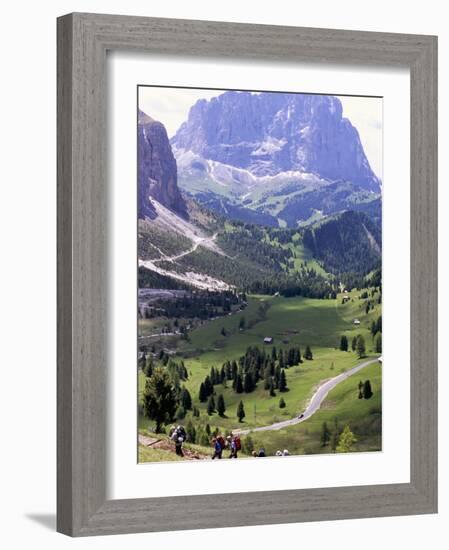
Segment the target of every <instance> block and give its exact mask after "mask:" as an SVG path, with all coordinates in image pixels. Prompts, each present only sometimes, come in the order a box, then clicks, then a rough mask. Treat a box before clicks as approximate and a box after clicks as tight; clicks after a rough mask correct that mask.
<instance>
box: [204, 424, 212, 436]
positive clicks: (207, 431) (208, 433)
mask: <svg viewBox="0 0 449 550" xmlns="http://www.w3.org/2000/svg"><path fill="white" fill-rule="evenodd" d="M205 430H206V434H207V436H208V437H210V434H211V431H210V424H209V423H207V424H206V428H205Z"/></svg>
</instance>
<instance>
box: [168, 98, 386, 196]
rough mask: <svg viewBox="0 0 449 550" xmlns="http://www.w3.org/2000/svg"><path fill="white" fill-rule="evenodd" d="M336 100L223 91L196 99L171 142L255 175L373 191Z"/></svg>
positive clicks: (375, 182)
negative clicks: (301, 177) (293, 176)
mask: <svg viewBox="0 0 449 550" xmlns="http://www.w3.org/2000/svg"><path fill="white" fill-rule="evenodd" d="M342 115H343V108H342V104H341V101H340V100H339V99H338V98H337V97H335V96H328V95H313V94H294V93H272V92H262V93H253V92H237V91H227V92H224V93H223V94H221V95H220V96H218V97H214V98H212V99H211V100H208V101H207V100H204V99H202V100H199V101H197V102H196V103H195V104H194V105H193V106H192V107H191V109H190V112H189V116H188V119H187V121H186V122H184V123H183V124H182V125H181V127H180V128H179V130H178V131H177V133H176V135H175V136H174V137H173V138H172V140H171V142H172V144H173V145H174V146H175V147H176V148H177V149H180V150H185V151H192V152H194V153H196V154H198V155H200V156H202V157H203V158H205V159H207V160H212V161H216V162H221V163H223V164H227V165H230V166H234V167H236V168H243V169H246V170H248V171H249V172H251V173H252V174H254V175H256V176H266V175H270V176H273V175H276V174H280V173H282V172H286V171H303V172H309V173H314V174H317V175H318V176H320V177H321V178H325V179H327V180H330V181H336V180H347V181H350V182H352V183H354V184H356V185H359V186H360V187H362V188H363V189H366V190H368V191H374V192H378V191H379V189H380V181H379V179H378V178H377V177H376V175H375V174H374V173H373V171H372V169H371V167H370V165H369V162H368V159H367V157H366V155H365V152H364V150H363V146H362V143H361V141H360V137H359V133H358V131H357V129H356V128H355V127H354V126H353V125H352V124H351V122H350V121H349V120H348V119H347V118H344V117H343V116H342Z"/></svg>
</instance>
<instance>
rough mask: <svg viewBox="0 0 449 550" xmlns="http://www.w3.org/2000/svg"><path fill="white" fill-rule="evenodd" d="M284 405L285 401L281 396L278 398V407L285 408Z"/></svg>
mask: <svg viewBox="0 0 449 550" xmlns="http://www.w3.org/2000/svg"><path fill="white" fill-rule="evenodd" d="M285 407H286V403H285V401H284V398H283V397H281V398H280V399H279V408H280V409H285Z"/></svg>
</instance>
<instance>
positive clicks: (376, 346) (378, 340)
mask: <svg viewBox="0 0 449 550" xmlns="http://www.w3.org/2000/svg"><path fill="white" fill-rule="evenodd" d="M374 349H375V352H376V353H382V333H381V332H378V333H377V334H376V338H375V340H374Z"/></svg>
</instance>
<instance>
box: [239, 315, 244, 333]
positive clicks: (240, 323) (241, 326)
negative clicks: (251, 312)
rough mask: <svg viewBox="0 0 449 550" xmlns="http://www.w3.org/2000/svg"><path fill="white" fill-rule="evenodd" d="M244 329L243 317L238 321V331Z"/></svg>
mask: <svg viewBox="0 0 449 550" xmlns="http://www.w3.org/2000/svg"><path fill="white" fill-rule="evenodd" d="M244 328H245V317H243V316H242V317H240V321H239V329H240V330H243V329H244Z"/></svg>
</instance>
